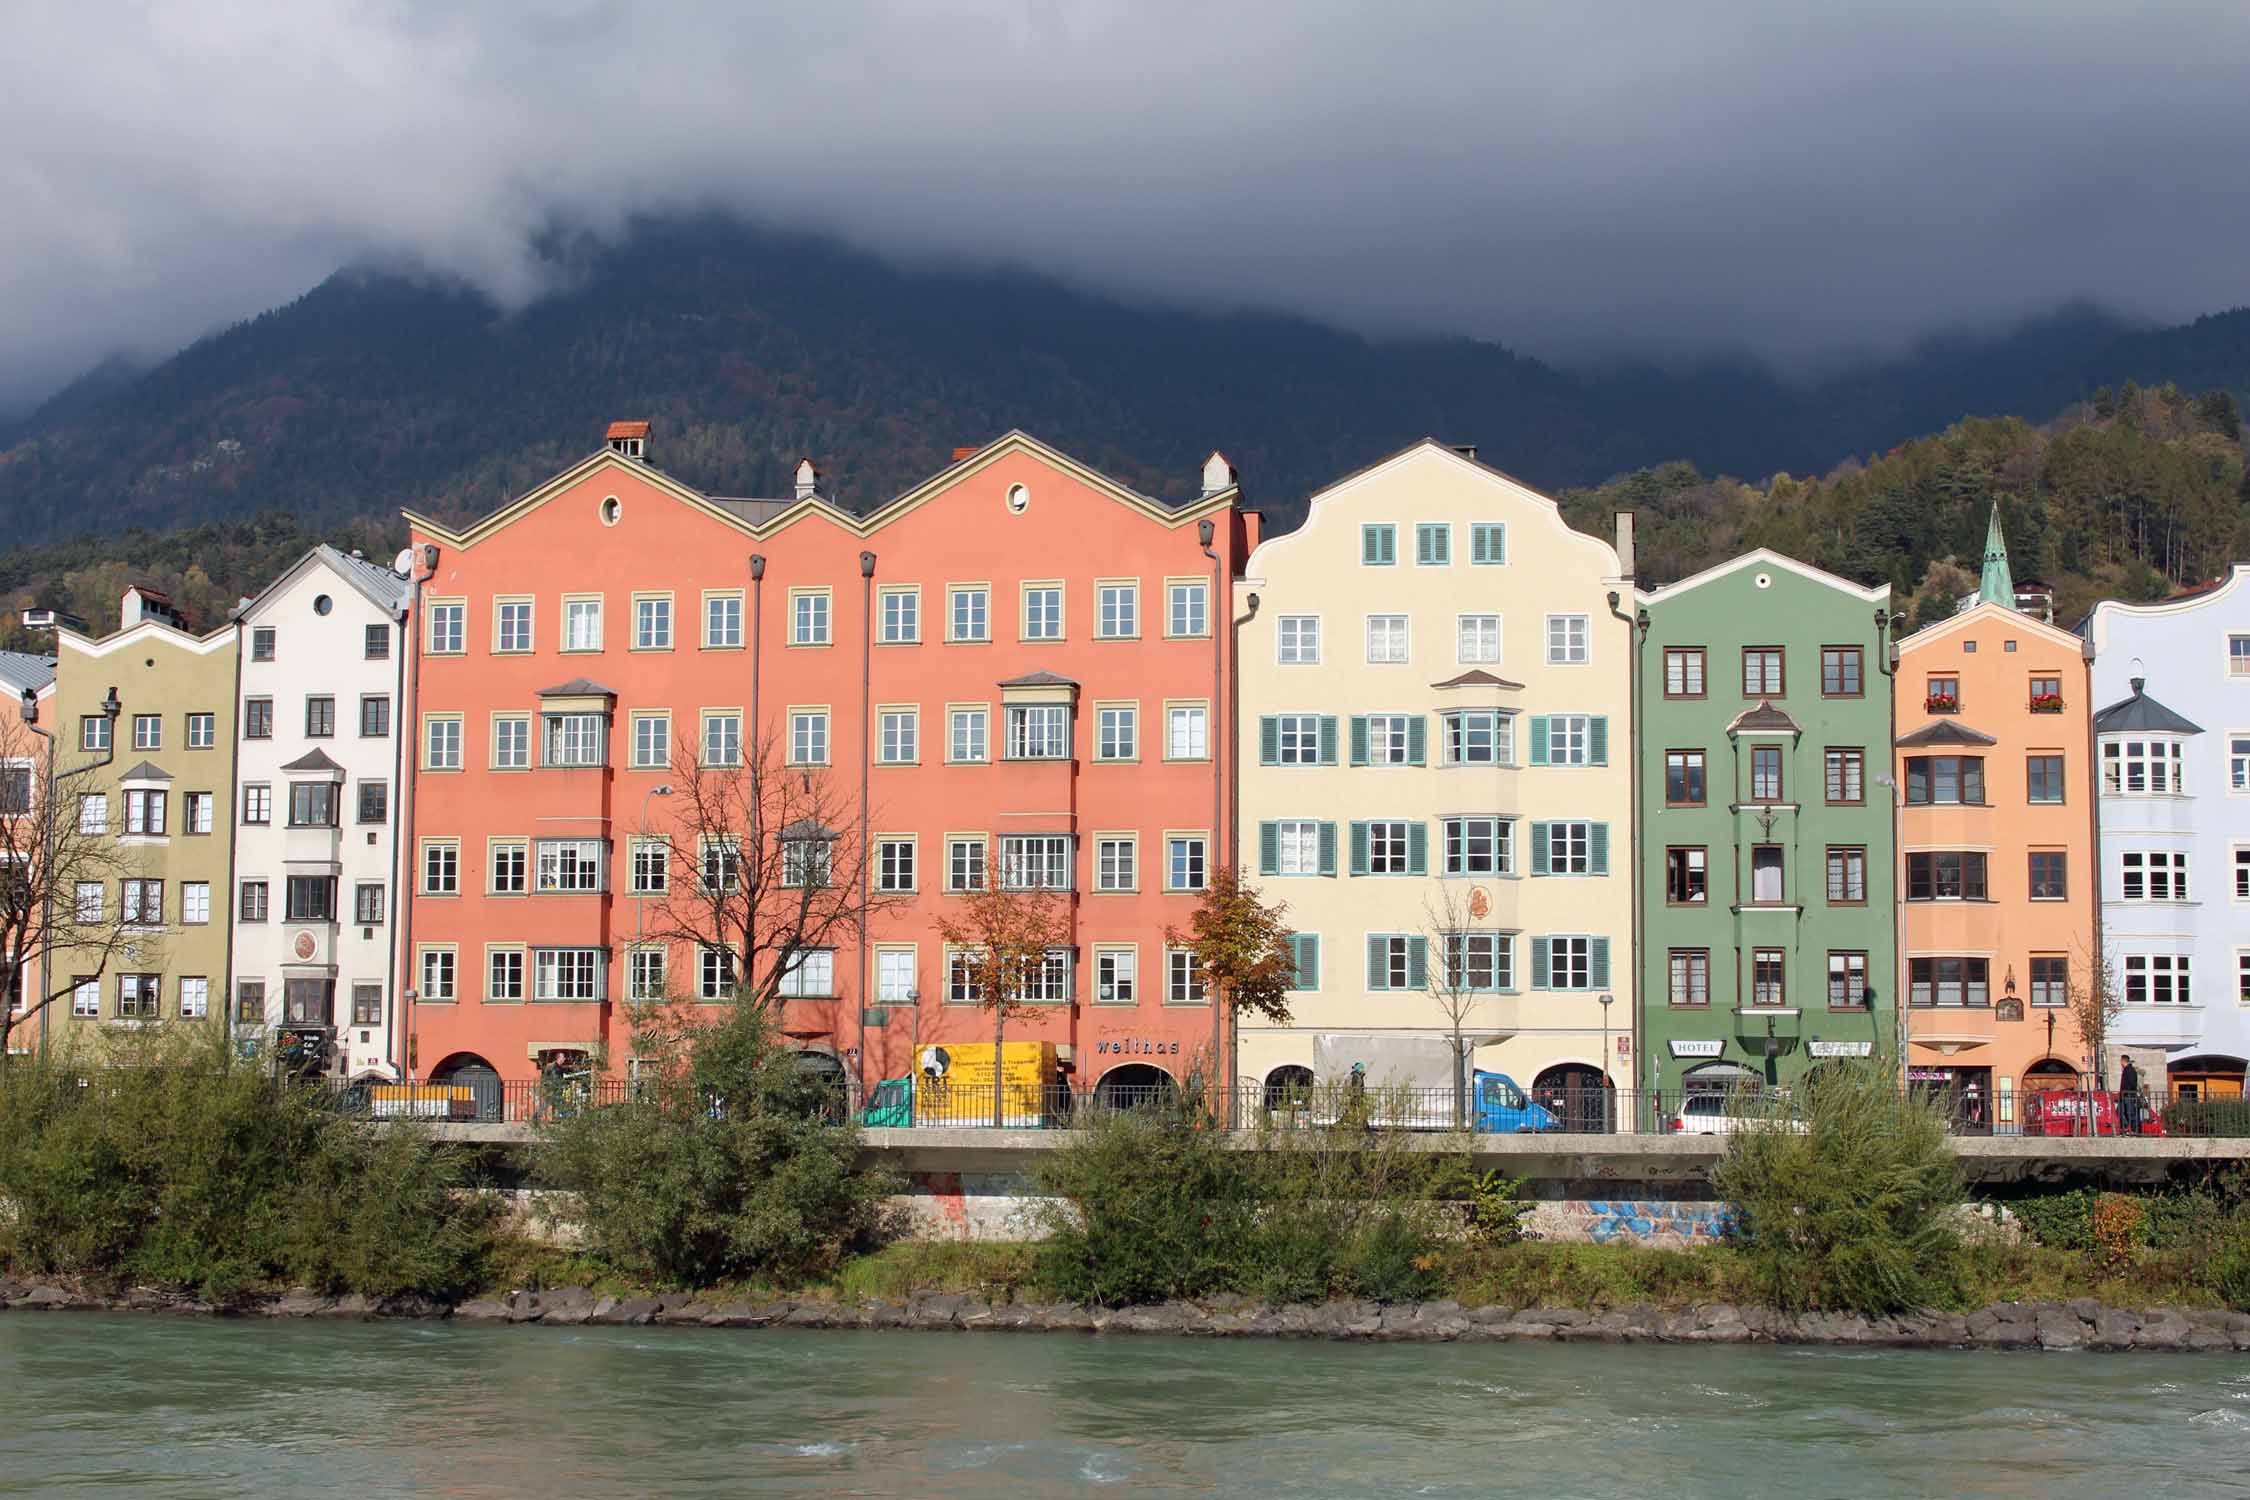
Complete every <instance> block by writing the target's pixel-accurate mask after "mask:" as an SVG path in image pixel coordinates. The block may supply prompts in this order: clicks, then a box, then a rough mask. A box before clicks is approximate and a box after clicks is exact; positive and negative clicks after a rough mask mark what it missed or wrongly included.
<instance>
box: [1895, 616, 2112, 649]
mask: <svg viewBox="0 0 2250 1500" xmlns="http://www.w3.org/2000/svg"><path fill="white" fill-rule="evenodd" d="M1995 619H1997V620H2004V621H2005V622H2006V623H2007V624H2008V626H2009V627H2010V628H2011V629H2015V630H2021V631H2024V632H2026V633H2027V634H2030V635H2034V636H2044V637H2046V638H2047V639H2048V640H2049V641H2052V642H2053V643H2054V644H2056V645H2058V646H2064V645H2067V646H2069V647H2071V648H2072V649H2074V650H2076V651H2077V652H2078V653H2079V654H2080V656H2082V657H2084V658H2085V659H2086V660H2089V661H2091V660H2092V659H2093V653H2092V648H2091V646H2090V645H2089V643H2088V642H2087V641H2086V640H2085V639H2084V638H2083V637H2081V636H2080V635H2079V634H2078V633H2077V632H2076V631H2071V630H2065V629H2063V628H2062V627H2061V626H2060V625H2049V624H2047V623H2046V622H2045V621H2043V620H2041V619H2039V618H2038V617H2037V616H2035V615H2027V614H2025V613H2023V612H2022V611H2021V610H2018V609H2014V608H2011V607H2010V606H2008V605H2005V604H1990V603H1985V602H1982V601H1980V602H1979V603H1978V604H1977V605H1976V606H1975V607H1974V608H1971V609H1964V610H1962V611H1960V612H1959V613H1958V614H1952V615H1947V616H1946V617H1945V618H1944V619H1942V620H1940V621H1938V622H1937V623H1936V624H1934V625H1925V626H1923V627H1922V628H1921V629H1920V630H1917V631H1915V632H1914V633H1913V634H1912V635H1909V636H1905V637H1902V638H1901V639H1900V640H1899V641H1898V643H1897V649H1898V652H1899V654H1900V655H1901V656H1904V655H1906V654H1907V653H1909V652H1913V651H1919V650H1921V649H1923V648H1924V647H1926V646H1930V645H1934V644H1935V643H1937V642H1938V641H1940V640H1943V639H1944V638H1945V637H1947V636H1949V635H1955V634H1958V633H1959V632H1961V631H1963V630H1966V629H1968V628H1969V627H1970V626H1971V625H1981V624H1983V623H1985V622H1986V621H1989V620H1995Z"/></svg>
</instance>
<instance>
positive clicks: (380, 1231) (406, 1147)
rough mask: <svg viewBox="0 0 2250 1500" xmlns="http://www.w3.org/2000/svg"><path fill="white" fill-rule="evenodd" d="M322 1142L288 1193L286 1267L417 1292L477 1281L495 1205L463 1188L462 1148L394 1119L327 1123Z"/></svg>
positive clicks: (356, 1285)
mask: <svg viewBox="0 0 2250 1500" xmlns="http://www.w3.org/2000/svg"><path fill="white" fill-rule="evenodd" d="M328 1137H329V1141H330V1149H329V1150H327V1151H325V1152H323V1153H321V1154H320V1155H319V1156H318V1157H317V1158H316V1159H315V1160H314V1161H312V1162H310V1163H308V1165H307V1168H306V1170H305V1171H304V1172H303V1173H302V1174H300V1176H299V1178H298V1181H297V1191H296V1193H295V1195H294V1197H293V1199H292V1201H291V1203H290V1205H289V1206H290V1209H291V1212H290V1215H289V1219H288V1224H289V1228H288V1232H287V1234H286V1237H285V1240H284V1244H285V1247H286V1250H285V1256H286V1260H287V1263H288V1266H289V1268H290V1274H291V1276H292V1277H293V1278H294V1279H295V1280H297V1281H299V1282H301V1283H303V1284H304V1285H306V1286H309V1287H313V1288H315V1289H316V1290H319V1291H324V1292H362V1293H365V1294H366V1295H368V1296H371V1297H397V1296H403V1295H405V1294H407V1293H417V1294H419V1295H421V1296H425V1297H435V1298H438V1299H440V1300H443V1301H451V1300H455V1299H458V1298H461V1297H464V1296H467V1295H469V1294H470V1293H472V1292H474V1291H476V1290H478V1289H479V1288H480V1287H482V1286H484V1285H485V1284H486V1279H485V1278H486V1274H487V1270H488V1267H489V1264H490V1260H491V1252H492V1247H493V1238H494V1223H495V1219H496V1217H497V1215H496V1214H495V1212H494V1209H493V1205H492V1203H491V1200H490V1199H488V1198H485V1197H482V1196H478V1195H476V1194H472V1193H469V1192H466V1191H465V1190H464V1189H465V1187H466V1183H465V1180H464V1173H463V1170H462V1158H461V1157H460V1155H459V1154H458V1153H456V1152H452V1151H448V1150H445V1149H443V1148H442V1147H434V1146H433V1145H432V1143H431V1140H430V1135H429V1130H428V1127H426V1126H424V1125H421V1124H419V1123H417V1122H414V1121H410V1120H397V1121H393V1122H391V1123H390V1124H388V1125H386V1126H385V1127H384V1128H383V1129H382V1130H380V1131H367V1130H354V1129H351V1128H349V1127H348V1126H340V1125H339V1126H331V1127H330V1129H329V1131H328Z"/></svg>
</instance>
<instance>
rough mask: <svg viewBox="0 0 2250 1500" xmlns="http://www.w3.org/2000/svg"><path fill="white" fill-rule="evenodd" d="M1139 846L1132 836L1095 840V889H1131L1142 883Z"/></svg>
mask: <svg viewBox="0 0 2250 1500" xmlns="http://www.w3.org/2000/svg"><path fill="white" fill-rule="evenodd" d="M1139 864H1140V858H1139V848H1138V845H1137V843H1136V841H1135V840H1133V839H1131V838H1098V839H1096V840H1094V889H1095V890H1097V891H1130V890H1135V889H1138V888H1139V885H1140V869H1139Z"/></svg>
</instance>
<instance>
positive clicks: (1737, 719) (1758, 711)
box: [1727, 698, 1804, 734]
mask: <svg viewBox="0 0 2250 1500" xmlns="http://www.w3.org/2000/svg"><path fill="white" fill-rule="evenodd" d="M1759 730H1768V731H1771V730H1783V731H1786V732H1787V733H1790V734H1802V733H1804V727H1803V726H1802V725H1800V724H1799V723H1798V722H1797V721H1796V720H1795V719H1792V718H1790V717H1789V715H1788V714H1786V713H1784V712H1782V711H1781V710H1780V709H1778V708H1775V707H1774V706H1773V702H1772V700H1771V699H1767V698H1760V699H1759V700H1758V701H1757V703H1756V704H1754V705H1752V706H1751V707H1749V708H1746V709H1744V710H1743V711H1742V712H1741V713H1738V714H1736V715H1735V716H1734V722H1733V723H1732V724H1729V725H1728V726H1727V733H1728V734H1742V733H1744V732H1750V733H1755V732H1757V731H1759Z"/></svg>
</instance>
